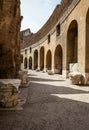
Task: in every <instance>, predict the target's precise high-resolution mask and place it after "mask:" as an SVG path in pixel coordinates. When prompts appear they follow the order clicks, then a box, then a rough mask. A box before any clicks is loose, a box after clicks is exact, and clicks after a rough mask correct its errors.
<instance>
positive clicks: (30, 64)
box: [29, 57, 32, 69]
mask: <svg viewBox="0 0 89 130" xmlns="http://www.w3.org/2000/svg"><path fill="white" fill-rule="evenodd" d="M29 69H32V57H29Z"/></svg>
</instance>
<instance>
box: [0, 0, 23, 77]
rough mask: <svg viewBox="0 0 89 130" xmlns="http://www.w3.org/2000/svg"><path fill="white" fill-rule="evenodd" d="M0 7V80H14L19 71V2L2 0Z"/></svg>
mask: <svg viewBox="0 0 89 130" xmlns="http://www.w3.org/2000/svg"><path fill="white" fill-rule="evenodd" d="M0 6H1V7H2V8H0V78H16V77H17V74H18V71H19V69H20V24H21V18H22V17H20V0H13V1H11V0H3V1H2V2H1V3H0Z"/></svg>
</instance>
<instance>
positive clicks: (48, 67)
mask: <svg viewBox="0 0 89 130" xmlns="http://www.w3.org/2000/svg"><path fill="white" fill-rule="evenodd" d="M51 64H52V54H51V51H50V50H48V52H47V55H46V68H47V69H49V70H51V67H52V66H51Z"/></svg>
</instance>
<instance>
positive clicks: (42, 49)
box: [40, 47, 44, 70]
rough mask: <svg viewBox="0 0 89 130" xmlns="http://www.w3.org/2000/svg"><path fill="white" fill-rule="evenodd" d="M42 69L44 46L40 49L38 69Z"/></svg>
mask: <svg viewBox="0 0 89 130" xmlns="http://www.w3.org/2000/svg"><path fill="white" fill-rule="evenodd" d="M43 69H44V47H41V49H40V70H43Z"/></svg>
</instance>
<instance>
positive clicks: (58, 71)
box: [54, 45, 62, 74]
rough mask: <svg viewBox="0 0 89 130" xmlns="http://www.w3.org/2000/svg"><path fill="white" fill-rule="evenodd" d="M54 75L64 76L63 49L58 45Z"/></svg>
mask: <svg viewBox="0 0 89 130" xmlns="http://www.w3.org/2000/svg"><path fill="white" fill-rule="evenodd" d="M54 73H56V74H62V47H61V46H60V45H58V46H57V47H56V49H55V55H54Z"/></svg>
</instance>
